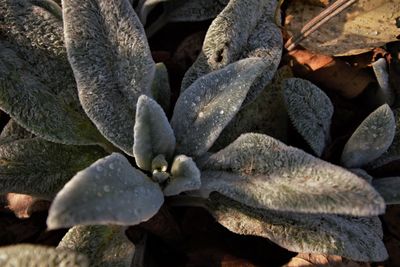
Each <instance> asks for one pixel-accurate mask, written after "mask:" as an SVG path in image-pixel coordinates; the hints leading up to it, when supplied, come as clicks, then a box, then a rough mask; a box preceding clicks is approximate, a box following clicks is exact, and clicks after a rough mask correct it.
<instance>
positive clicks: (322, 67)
mask: <svg viewBox="0 0 400 267" xmlns="http://www.w3.org/2000/svg"><path fill="white" fill-rule="evenodd" d="M286 60H287V61H289V62H288V64H289V66H291V67H292V68H293V72H294V74H295V76H298V77H301V78H304V79H307V80H310V81H311V82H313V83H315V84H316V85H318V86H319V87H321V88H326V89H329V90H332V91H336V92H338V93H339V94H340V95H342V96H344V97H346V98H353V97H356V96H358V95H360V94H361V93H362V92H363V91H364V90H365V89H366V88H367V86H368V85H369V84H370V83H372V82H375V78H374V77H373V76H371V75H370V74H369V73H367V72H366V71H365V70H363V69H359V68H357V67H352V66H351V65H349V64H347V63H346V62H345V61H343V60H341V59H338V58H334V57H331V56H328V55H324V54H317V53H313V52H311V51H308V50H302V49H295V50H292V51H290V52H289V53H288V56H287V58H286V59H285V61H286Z"/></svg>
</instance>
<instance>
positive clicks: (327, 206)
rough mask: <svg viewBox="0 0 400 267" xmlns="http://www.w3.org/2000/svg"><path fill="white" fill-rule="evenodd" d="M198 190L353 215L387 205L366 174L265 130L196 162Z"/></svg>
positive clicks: (261, 204)
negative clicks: (294, 144) (290, 143)
mask: <svg viewBox="0 0 400 267" xmlns="http://www.w3.org/2000/svg"><path fill="white" fill-rule="evenodd" d="M198 166H199V168H200V169H201V182H202V187H201V190H200V193H201V194H203V196H208V195H209V193H211V192H213V191H217V192H218V193H221V194H223V195H225V196H227V197H230V198H232V199H234V200H236V201H239V202H241V203H243V204H246V205H248V206H251V207H254V208H260V209H270V210H277V211H292V212H305V213H336V214H346V215H354V216H373V215H378V214H382V213H383V212H384V210H385V204H384V201H383V199H382V198H381V197H380V195H379V194H378V193H377V192H376V191H375V190H374V189H373V188H372V187H371V186H370V185H369V184H368V183H367V182H366V181H364V180H363V179H361V178H358V177H357V176H356V175H354V174H352V173H351V172H348V171H346V170H345V169H342V168H340V167H338V166H335V165H332V164H330V163H328V162H325V161H322V160H320V159H318V158H315V157H313V156H311V155H309V154H307V153H305V152H304V151H302V150H300V149H297V148H294V147H290V146H286V145H285V144H283V143H281V142H279V141H278V140H276V139H274V138H272V137H269V136H267V135H262V134H244V135H242V136H240V137H239V138H238V139H237V140H236V141H235V142H233V143H232V144H231V145H229V146H228V147H226V148H225V149H223V150H221V151H219V152H217V153H215V154H213V155H211V156H210V157H209V158H208V159H206V160H203V162H199V163H198Z"/></svg>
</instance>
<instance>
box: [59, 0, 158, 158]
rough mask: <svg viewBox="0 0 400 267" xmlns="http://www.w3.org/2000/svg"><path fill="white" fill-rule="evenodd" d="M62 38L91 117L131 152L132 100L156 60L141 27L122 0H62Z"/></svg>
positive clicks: (144, 88) (145, 85)
mask: <svg viewBox="0 0 400 267" xmlns="http://www.w3.org/2000/svg"><path fill="white" fill-rule="evenodd" d="M63 16H64V25H65V42H66V46H67V51H68V57H69V61H70V63H71V66H72V68H73V70H74V74H75V78H76V81H77V84H78V91H79V99H80V101H81V103H82V106H83V108H84V110H85V111H86V113H87V114H88V116H89V117H90V119H91V120H92V121H93V122H94V123H95V124H96V126H97V127H98V129H99V130H100V132H101V133H102V134H103V135H104V136H105V137H106V138H107V139H108V140H109V141H110V142H112V143H113V144H115V145H116V146H118V147H119V148H121V149H122V150H124V151H125V152H126V153H128V154H129V155H132V146H133V126H134V119H133V118H134V117H135V110H136V102H137V99H138V97H139V96H140V95H142V94H150V90H151V84H152V81H153V76H154V71H155V64H154V61H153V59H152V57H151V54H150V49H149V46H148V44H147V39H146V36H145V33H144V30H143V27H142V25H141V23H140V21H139V19H138V18H137V16H136V14H135V12H134V11H133V9H132V6H131V5H130V3H129V2H128V1H127V0H111V1H110V0H88V1H84V2H82V1H78V0H65V1H64V2H63Z"/></svg>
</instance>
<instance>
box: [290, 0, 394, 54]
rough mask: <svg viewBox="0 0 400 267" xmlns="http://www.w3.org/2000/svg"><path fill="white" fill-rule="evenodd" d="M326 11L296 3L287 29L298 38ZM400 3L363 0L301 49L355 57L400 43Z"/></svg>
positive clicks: (308, 38) (310, 37) (320, 30)
mask: <svg viewBox="0 0 400 267" xmlns="http://www.w3.org/2000/svg"><path fill="white" fill-rule="evenodd" d="M322 10H323V7H321V6H320V5H313V4H312V3H310V1H300V0H299V1H293V2H292V4H291V5H290V6H289V7H288V9H287V11H286V14H287V16H286V19H285V26H286V28H287V30H288V31H290V32H291V33H292V34H294V35H296V34H297V33H299V32H300V30H301V28H302V27H303V26H304V24H305V23H306V22H307V21H309V20H310V19H312V18H313V17H315V16H316V15H318V13H320V12H321V11H322ZM398 17H400V1H397V0H396V1H387V0H359V1H357V2H356V3H355V4H354V5H352V6H351V7H350V8H348V9H347V10H345V11H343V12H342V13H340V14H339V15H337V16H335V17H334V18H333V19H331V20H330V21H329V22H327V23H326V24H324V25H322V26H321V27H320V28H319V29H318V30H317V31H316V32H314V33H312V34H311V35H310V36H308V37H307V38H306V39H305V40H303V41H302V42H301V45H302V46H304V47H306V48H307V49H309V50H312V51H315V52H318V53H324V54H329V55H354V54H359V53H362V52H366V51H369V50H372V49H373V48H375V47H379V46H382V45H384V44H386V43H388V42H391V41H395V40H397V39H396V37H398V36H399V35H400V29H399V28H397V26H396V19H397V18H398Z"/></svg>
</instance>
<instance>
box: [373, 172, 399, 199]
mask: <svg viewBox="0 0 400 267" xmlns="http://www.w3.org/2000/svg"><path fill="white" fill-rule="evenodd" d="M372 185H373V186H374V188H375V189H376V191H378V192H379V194H381V196H382V197H383V199H384V200H385V202H386V204H400V177H385V178H380V179H375V180H374V181H373V183H372Z"/></svg>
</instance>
